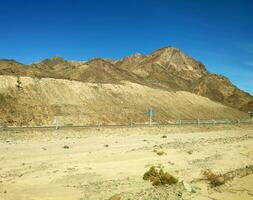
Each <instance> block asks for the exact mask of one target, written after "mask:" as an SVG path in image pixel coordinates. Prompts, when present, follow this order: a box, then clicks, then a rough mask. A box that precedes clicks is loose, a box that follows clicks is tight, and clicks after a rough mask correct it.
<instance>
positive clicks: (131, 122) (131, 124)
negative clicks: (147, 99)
mask: <svg viewBox="0 0 253 200" xmlns="http://www.w3.org/2000/svg"><path fill="white" fill-rule="evenodd" d="M130 126H131V128H133V119H131V120H130Z"/></svg>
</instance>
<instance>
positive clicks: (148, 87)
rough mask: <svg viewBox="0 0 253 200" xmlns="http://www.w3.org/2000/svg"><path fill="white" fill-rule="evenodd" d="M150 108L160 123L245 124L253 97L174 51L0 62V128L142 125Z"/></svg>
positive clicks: (163, 49)
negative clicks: (56, 122)
mask: <svg viewBox="0 0 253 200" xmlns="http://www.w3.org/2000/svg"><path fill="white" fill-rule="evenodd" d="M149 107H154V108H155V110H156V111H157V112H156V118H155V120H161V121H170V120H175V119H192V118H194V119H196V118H244V117H247V114H246V112H245V111H248V110H253V97H252V96H251V95H249V94H248V93H245V92H243V91H241V90H239V89H238V88H237V87H236V86H234V85H233V84H231V82H230V81H229V80H228V79H227V78H225V77H223V76H220V75H215V74H210V73H209V72H208V71H207V70H206V68H205V66H204V65H203V64H202V63H200V62H198V61H196V60H194V59H193V58H191V57H189V56H188V55H186V54H184V53H183V52H182V51H180V50H179V49H177V48H174V47H166V48H162V49H159V50H157V51H155V52H153V53H151V54H149V55H141V54H134V55H131V56H128V57H125V58H124V59H122V60H119V61H117V60H110V59H101V58H95V59H92V60H90V61H87V62H75V61H66V60H64V59H63V58H61V57H57V56H56V57H53V58H51V59H46V60H43V61H41V62H38V63H34V64H31V65H23V64H21V63H19V62H17V61H15V60H0V112H1V113H0V120H1V123H5V124H48V123H51V121H52V120H53V118H54V116H58V118H61V121H64V123H93V124H94V123H96V122H97V121H100V122H104V123H126V122H128V121H129V120H130V119H132V118H133V119H134V120H135V121H139V122H144V121H146V120H147V116H146V112H147V109H148V108H149Z"/></svg>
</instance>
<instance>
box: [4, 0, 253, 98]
mask: <svg viewBox="0 0 253 200" xmlns="http://www.w3.org/2000/svg"><path fill="white" fill-rule="evenodd" d="M0 22H1V23H0V58H13V59H16V60H18V61H20V62H23V63H26V64H29V63H32V62H36V61H39V60H41V59H44V58H48V57H51V56H53V55H60V56H62V57H64V58H65V59H71V60H88V59H90V58H93V57H106V58H115V59H119V58H122V57H124V56H126V55H129V54H132V53H134V52H139V53H143V54H147V53H150V52H152V51H153V50H155V49H158V48H160V47H163V46H175V47H178V48H180V49H182V50H183V51H184V52H186V53H188V54H189V55H191V56H192V57H194V58H196V59H197V60H199V61H201V62H203V63H204V64H205V65H206V67H207V69H208V70H209V71H210V72H212V73H219V74H223V75H225V76H228V77H229V78H230V79H231V81H232V82H233V83H234V84H236V85H237V86H238V87H239V88H241V89H243V90H246V91H248V92H250V93H251V94H253V1H252V0H238V1H233V0H212V1H211V0H195V1H193V0H185V1H183V0H177V1H175V0H173V1H170V0H124V1H123V0H122V1H121V0H103V1H102V0H100V1H98V0H72V1H70V0H69V1H68V0H61V1H60V0H51V1H49V0H0Z"/></svg>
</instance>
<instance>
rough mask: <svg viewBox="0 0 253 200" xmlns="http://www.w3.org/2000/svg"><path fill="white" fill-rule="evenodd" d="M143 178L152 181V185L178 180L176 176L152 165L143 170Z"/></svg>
mask: <svg viewBox="0 0 253 200" xmlns="http://www.w3.org/2000/svg"><path fill="white" fill-rule="evenodd" d="M143 179H144V180H149V181H150V182H152V185H153V186H160V185H172V184H175V183H177V182H178V179H177V178H175V177H174V176H172V175H171V174H169V173H168V172H164V171H163V169H160V170H159V171H158V170H157V169H156V168H155V167H154V166H152V167H150V169H149V170H148V171H147V172H145V174H144V175H143Z"/></svg>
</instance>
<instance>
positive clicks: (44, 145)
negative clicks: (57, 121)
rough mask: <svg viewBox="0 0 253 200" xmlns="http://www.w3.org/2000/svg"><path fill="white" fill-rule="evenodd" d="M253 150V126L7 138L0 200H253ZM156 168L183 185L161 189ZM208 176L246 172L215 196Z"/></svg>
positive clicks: (1, 137) (0, 159)
mask: <svg viewBox="0 0 253 200" xmlns="http://www.w3.org/2000/svg"><path fill="white" fill-rule="evenodd" d="M162 136H167V137H162ZM252 142H253V126H250V125H243V126H242V125H241V126H215V127H212V126H211V127H208V126H205V127H189V126H185V127H161V128H157V127H156V128H152V127H150V128H132V129H130V128H129V129H103V130H97V129H90V130H81V129H80V130H55V131H52V130H51V131H49V130H44V131H27V130H26V131H18V132H17V131H9V132H8V131H5V132H0V152H1V154H0V199H1V200H86V199H87V200H88V199H91V200H96V199H101V200H104V199H109V198H110V197H112V196H113V195H116V196H114V197H115V198H114V200H117V199H118V200H119V199H120V198H118V197H121V200H124V199H136V200H137V199H142V200H143V199H161V200H162V199H164V200H165V199H194V200H195V199H196V200H205V199H206V200H208V199H229V200H236V199H237V200H239V199H240V200H241V199H242V200H244V199H253V174H252V170H251V167H250V166H251V165H253V143H252ZM65 145H67V146H68V147H69V148H63V147H64V146H65ZM154 150H159V151H163V152H165V153H166V154H165V155H162V156H159V155H157V154H156V153H155V152H154ZM152 165H154V166H157V167H162V168H164V170H165V171H169V172H170V173H171V174H173V175H175V176H176V177H178V178H179V183H178V184H176V185H173V186H166V187H153V186H152V185H151V183H150V182H147V181H144V180H143V179H142V176H143V174H144V172H145V171H147V170H148V169H149V167H150V166H152ZM246 166H248V168H246ZM207 168H210V169H211V170H213V171H216V172H221V173H226V172H234V171H235V170H236V169H240V170H237V171H236V172H237V173H236V176H235V178H234V179H232V180H230V181H228V182H227V183H226V184H225V185H222V186H220V187H216V188H211V187H210V186H209V184H208V182H207V181H206V180H204V179H203V176H202V175H201V171H202V170H203V169H207ZM245 170H246V173H244V172H245Z"/></svg>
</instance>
